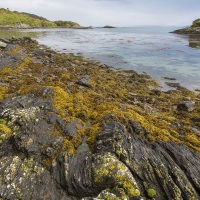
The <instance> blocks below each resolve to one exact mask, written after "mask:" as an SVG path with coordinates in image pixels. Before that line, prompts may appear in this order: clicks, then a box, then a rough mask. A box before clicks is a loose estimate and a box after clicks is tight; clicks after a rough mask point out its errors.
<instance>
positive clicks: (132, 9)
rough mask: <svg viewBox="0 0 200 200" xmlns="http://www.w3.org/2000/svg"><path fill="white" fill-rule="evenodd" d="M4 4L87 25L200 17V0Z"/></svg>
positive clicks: (184, 21) (177, 22)
mask: <svg viewBox="0 0 200 200" xmlns="http://www.w3.org/2000/svg"><path fill="white" fill-rule="evenodd" d="M0 7H3V8H9V9H10V10H17V11H24V12H30V13H33V14H37V15H40V16H43V17H46V18H47V19H49V20H57V19H62V20H71V21H76V22H78V23H80V24H81V25H84V26H90V25H91V26H104V25H114V26H138V25H172V26H187V25H190V24H191V23H192V21H193V20H194V19H196V18H200V0H30V1H28V0H1V1H0Z"/></svg>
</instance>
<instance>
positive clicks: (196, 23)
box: [192, 18, 200, 27]
mask: <svg viewBox="0 0 200 200" xmlns="http://www.w3.org/2000/svg"><path fill="white" fill-rule="evenodd" d="M192 27H200V18H199V19H196V20H194V21H193V23H192Z"/></svg>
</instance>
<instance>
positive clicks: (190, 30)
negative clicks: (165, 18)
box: [172, 27, 200, 34]
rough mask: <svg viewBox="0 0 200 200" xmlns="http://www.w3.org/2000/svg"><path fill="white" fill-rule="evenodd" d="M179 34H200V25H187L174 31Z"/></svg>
mask: <svg viewBox="0 0 200 200" xmlns="http://www.w3.org/2000/svg"><path fill="white" fill-rule="evenodd" d="M172 33H177V34H200V27H187V28H182V29H178V30H175V31H173V32H172Z"/></svg>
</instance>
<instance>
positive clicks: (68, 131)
mask: <svg viewBox="0 0 200 200" xmlns="http://www.w3.org/2000/svg"><path fill="white" fill-rule="evenodd" d="M78 125H79V123H78V122H77V121H72V122H70V123H68V124H67V125H66V127H65V130H64V134H65V135H67V136H68V137H69V139H72V138H73V137H74V136H75V135H76V134H77V126H78Z"/></svg>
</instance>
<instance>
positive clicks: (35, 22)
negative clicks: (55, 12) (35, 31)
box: [0, 9, 56, 27]
mask: <svg viewBox="0 0 200 200" xmlns="http://www.w3.org/2000/svg"><path fill="white" fill-rule="evenodd" d="M19 24H26V25H28V26H30V27H54V26H56V25H55V23H53V22H50V21H48V20H40V19H37V18H33V17H31V16H30V15H27V14H23V13H20V12H17V11H9V10H6V9H0V25H2V26H16V25H19Z"/></svg>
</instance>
